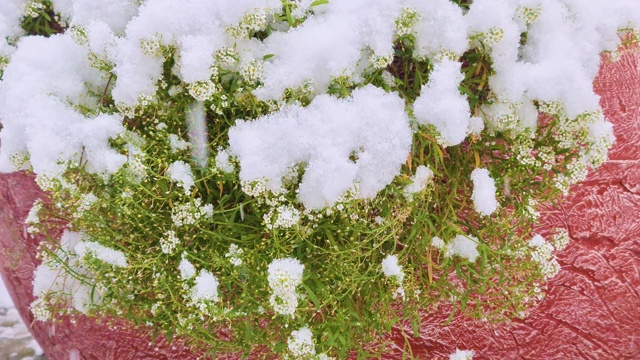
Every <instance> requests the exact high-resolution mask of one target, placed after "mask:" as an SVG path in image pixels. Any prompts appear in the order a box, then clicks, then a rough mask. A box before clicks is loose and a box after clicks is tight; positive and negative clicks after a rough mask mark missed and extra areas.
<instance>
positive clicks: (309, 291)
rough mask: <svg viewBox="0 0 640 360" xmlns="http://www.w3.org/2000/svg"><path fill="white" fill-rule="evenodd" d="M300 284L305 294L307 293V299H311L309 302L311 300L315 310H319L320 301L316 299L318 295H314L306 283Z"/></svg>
mask: <svg viewBox="0 0 640 360" xmlns="http://www.w3.org/2000/svg"><path fill="white" fill-rule="evenodd" d="M302 286H303V287H304V289H305V290H306V291H307V295H309V299H311V302H313V306H315V307H316V310H320V302H319V301H318V297H317V296H316V294H315V293H314V292H313V290H311V288H310V287H308V286H307V285H306V284H302Z"/></svg>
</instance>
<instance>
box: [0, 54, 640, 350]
mask: <svg viewBox="0 0 640 360" xmlns="http://www.w3.org/2000/svg"><path fill="white" fill-rule="evenodd" d="M595 88H596V92H597V93H598V94H600V95H601V96H602V99H601V105H602V107H603V109H604V112H605V115H606V116H607V118H608V119H609V120H610V121H611V122H613V123H614V124H615V132H616V136H617V143H616V145H615V146H614V148H613V150H612V151H611V152H610V161H608V162H607V163H606V164H605V165H603V166H602V167H601V168H600V169H599V171H598V173H596V174H591V176H589V178H588V179H587V181H586V182H584V183H583V184H580V185H579V186H576V187H574V188H573V189H572V192H571V195H570V196H569V197H568V198H567V200H566V202H564V203H563V204H561V205H560V206H559V207H557V208H550V209H548V210H546V211H545V212H544V213H543V217H542V225H541V226H540V233H541V234H542V235H548V234H549V233H550V231H551V230H552V229H553V228H556V227H561V228H568V229H569V232H570V235H571V238H572V240H573V241H572V242H571V243H570V245H569V246H568V247H567V248H566V249H565V250H564V251H562V252H561V253H560V254H558V260H559V262H560V264H561V265H562V270H561V272H560V273H559V274H558V275H557V276H556V277H555V278H554V279H553V280H552V281H551V282H550V284H549V290H548V292H547V297H546V299H545V300H544V302H542V303H541V304H540V305H539V307H538V308H537V309H535V310H534V311H533V312H532V314H531V316H529V317H528V318H526V319H524V320H514V321H513V322H512V323H509V324H499V325H495V326H491V325H489V324H486V323H483V322H480V321H470V320H468V319H465V318H462V317H457V318H455V319H454V320H453V322H452V323H450V324H448V325H444V323H445V321H446V319H447V317H448V315H449V309H448V308H447V307H446V306H443V307H442V308H440V309H437V310H436V311H431V312H429V313H426V314H425V315H424V316H423V323H422V327H421V336H420V338H418V339H413V340H412V343H411V347H412V352H413V355H414V357H415V358H420V359H431V358H438V359H441V358H447V357H448V355H449V354H450V353H452V352H454V351H455V349H456V348H460V349H468V350H475V352H476V357H475V358H474V359H640V310H639V309H640V221H637V220H636V216H637V215H638V214H640V53H638V52H636V53H635V54H631V53H629V54H626V55H624V56H623V57H622V59H621V60H620V61H618V62H616V63H613V64H612V63H606V62H605V63H603V64H602V66H601V68H600V73H599V74H598V77H597V79H596V81H595ZM43 195H44V194H43V193H42V192H41V191H40V190H39V189H38V187H37V186H36V185H35V183H34V182H33V179H32V177H30V176H27V175H24V174H20V173H14V174H0V196H1V198H0V275H2V277H3V279H4V281H5V284H6V285H7V287H8V288H9V291H10V293H11V295H12V297H13V299H14V301H15V303H16V304H17V305H18V309H19V311H20V314H21V315H22V317H23V319H24V320H25V321H26V323H27V324H32V332H33V333H34V336H35V337H36V338H37V339H38V342H39V343H40V345H41V346H42V348H43V349H44V351H45V353H46V354H47V355H48V357H49V359H51V360H56V359H68V358H69V354H70V351H73V350H78V352H79V354H80V358H82V359H118V360H120V359H124V360H126V359H187V360H188V359H195V358H197V356H196V355H195V354H193V353H192V352H190V351H188V349H186V348H185V347H184V346H183V345H181V344H177V343H173V344H171V345H169V344H167V343H166V342H165V341H160V342H159V343H158V344H156V345H150V339H151V337H150V336H151V333H152V329H148V330H146V331H139V332H135V333H134V332H131V331H128V330H127V329H126V326H125V324H123V323H122V322H118V323H116V324H115V325H106V323H105V322H96V321H94V320H91V319H87V318H84V317H78V318H77V322H76V324H72V323H71V322H70V321H69V319H65V320H64V321H63V322H62V323H60V324H58V325H56V326H55V329H54V328H53V327H52V326H51V325H50V324H45V323H41V322H35V323H34V322H33V316H32V315H31V313H30V311H29V309H28V306H29V304H30V303H31V301H32V300H33V296H32V294H31V281H32V274H33V270H34V269H35V266H36V264H37V260H36V258H35V250H36V242H37V240H38V239H35V240H26V239H25V236H24V235H25V233H26V232H25V228H24V225H23V221H24V219H25V218H26V216H27V213H28V212H29V209H30V208H31V205H32V203H33V201H34V199H36V198H40V197H42V196H43ZM406 327H407V329H406V330H407V332H408V333H412V330H411V326H410V325H408V324H407V325H406ZM390 337H391V338H392V339H393V340H394V341H395V343H396V346H394V347H391V348H389V349H388V350H389V351H388V354H387V355H385V356H384V358H387V359H401V358H402V357H403V355H405V356H406V355H407V354H403V344H404V337H403V336H402V334H401V331H400V330H399V329H395V330H394V331H393V332H392V333H391V334H390ZM256 357H261V356H259V355H256Z"/></svg>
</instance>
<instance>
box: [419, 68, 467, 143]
mask: <svg viewBox="0 0 640 360" xmlns="http://www.w3.org/2000/svg"><path fill="white" fill-rule="evenodd" d="M461 67H462V64H461V63H459V62H457V61H451V60H444V61H442V62H440V63H436V64H435V65H434V66H433V71H432V72H431V74H430V76H429V82H427V84H425V85H423V86H422V89H421V90H420V96H419V97H418V98H417V99H416V101H415V103H414V114H415V116H416V119H417V120H418V122H419V123H420V124H432V125H434V126H435V127H436V129H438V131H439V132H440V138H439V142H440V143H441V144H442V145H444V146H452V145H458V144H460V143H461V142H462V141H463V140H464V139H465V138H466V137H467V134H468V133H469V122H470V121H471V113H470V111H469V104H468V102H467V97H466V95H462V94H460V91H459V90H458V86H459V85H460V82H461V81H462V80H463V78H464V76H463V75H462V73H461Z"/></svg>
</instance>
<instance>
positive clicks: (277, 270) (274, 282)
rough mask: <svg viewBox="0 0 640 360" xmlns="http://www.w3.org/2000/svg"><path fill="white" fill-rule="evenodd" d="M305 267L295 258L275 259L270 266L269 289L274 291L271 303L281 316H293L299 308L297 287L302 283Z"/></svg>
mask: <svg viewBox="0 0 640 360" xmlns="http://www.w3.org/2000/svg"><path fill="white" fill-rule="evenodd" d="M303 271H304V265H302V264H301V263H300V261H299V260H297V259H294V258H284V259H275V260H273V261H272V262H271V263H270V264H269V268H268V273H269V275H268V277H267V280H268V281H269V287H270V288H271V290H272V291H273V293H272V295H271V298H270V299H269V303H270V304H271V306H272V307H273V310H274V311H275V312H276V313H278V314H281V315H291V316H293V313H294V312H295V311H296V308H297V307H298V294H297V292H296V287H298V285H300V284H301V283H302V272H303Z"/></svg>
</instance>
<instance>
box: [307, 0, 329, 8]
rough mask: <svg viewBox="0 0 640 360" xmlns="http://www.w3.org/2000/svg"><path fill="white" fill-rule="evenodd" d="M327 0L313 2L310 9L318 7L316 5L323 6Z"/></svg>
mask: <svg viewBox="0 0 640 360" xmlns="http://www.w3.org/2000/svg"><path fill="white" fill-rule="evenodd" d="M328 3H329V0H316V1H314V2H312V3H311V5H310V7H314V6H318V5H324V4H328Z"/></svg>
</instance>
